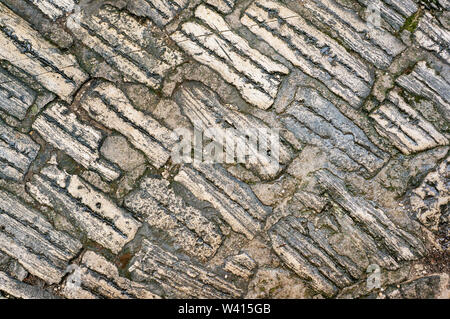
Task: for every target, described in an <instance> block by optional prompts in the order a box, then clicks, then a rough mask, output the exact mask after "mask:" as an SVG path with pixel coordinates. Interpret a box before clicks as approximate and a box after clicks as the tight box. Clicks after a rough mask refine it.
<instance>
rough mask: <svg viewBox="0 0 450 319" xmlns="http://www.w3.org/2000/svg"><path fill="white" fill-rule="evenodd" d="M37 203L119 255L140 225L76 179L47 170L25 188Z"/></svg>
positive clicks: (56, 170)
mask: <svg viewBox="0 0 450 319" xmlns="http://www.w3.org/2000/svg"><path fill="white" fill-rule="evenodd" d="M27 186H28V189H29V191H30V193H31V194H32V195H33V197H35V198H36V200H37V201H38V202H40V203H41V204H43V205H46V206H49V207H52V208H53V209H54V210H55V211H57V212H58V213H60V214H62V215H63V216H64V217H66V218H67V219H68V220H69V221H71V222H73V224H74V225H75V226H76V227H77V228H79V229H80V230H82V231H83V232H85V233H86V234H87V236H88V238H89V239H92V240H94V241H95V242H97V243H99V244H101V245H102V246H104V247H105V248H108V249H110V250H111V251H112V252H114V253H118V252H119V251H120V250H121V249H122V247H123V246H124V245H125V244H126V243H127V242H129V241H130V240H132V239H133V238H134V235H135V234H136V232H137V230H138V228H139V226H140V225H141V223H140V222H138V221H137V220H135V219H134V218H133V217H132V216H131V215H130V214H129V213H128V212H126V211H125V210H124V209H121V208H119V207H117V206H116V204H115V203H114V202H113V201H112V200H111V199H109V198H108V197H107V196H106V195H104V194H103V193H102V192H100V191H98V190H96V189H95V188H94V187H93V186H91V185H89V184H88V183H87V182H86V181H84V180H83V179H82V178H80V177H79V176H77V175H69V174H67V173H66V172H64V171H61V170H59V169H58V168H57V167H56V166H53V165H52V166H48V167H46V168H44V169H43V170H42V171H41V174H40V175H35V176H34V177H33V179H32V181H31V182H29V183H28V184H27Z"/></svg>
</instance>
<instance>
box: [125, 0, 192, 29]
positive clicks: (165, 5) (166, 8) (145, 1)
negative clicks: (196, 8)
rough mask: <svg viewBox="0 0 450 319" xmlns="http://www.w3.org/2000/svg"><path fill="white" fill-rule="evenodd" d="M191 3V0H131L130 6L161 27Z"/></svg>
mask: <svg viewBox="0 0 450 319" xmlns="http://www.w3.org/2000/svg"><path fill="white" fill-rule="evenodd" d="M188 4H189V0H131V1H130V3H128V8H129V9H130V10H131V11H134V12H135V13H136V14H138V15H145V16H147V17H149V18H150V19H152V21H153V22H154V23H155V24H156V25H158V26H159V27H164V26H165V25H166V24H168V23H169V22H170V21H172V19H174V18H175V16H176V15H177V14H178V13H180V12H181V11H182V10H183V9H184V8H186V7H187V5H188Z"/></svg>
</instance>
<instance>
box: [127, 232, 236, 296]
mask: <svg viewBox="0 0 450 319" xmlns="http://www.w3.org/2000/svg"><path fill="white" fill-rule="evenodd" d="M129 271H130V272H131V273H134V274H135V275H136V276H139V277H141V278H144V279H146V280H151V281H156V282H157V283H158V284H159V285H160V286H161V288H162V289H163V291H164V294H165V296H167V297H172V298H173V297H175V298H232V297H234V298H237V297H239V296H241V295H242V293H243V291H242V290H241V289H239V288H238V287H236V286H235V285H234V284H233V283H232V282H231V281H227V280H225V279H224V278H222V277H221V276H219V275H217V274H215V273H213V272H212V271H210V270H208V269H205V268H203V267H200V266H197V265H195V264H193V263H190V262H187V261H184V260H182V259H180V258H178V257H177V256H175V255H174V254H172V253H170V252H168V251H165V250H164V249H162V248H161V247H159V246H158V245H155V244H153V243H151V242H150V241H148V240H144V241H143V243H142V248H141V250H140V251H139V252H138V253H137V254H136V255H135V257H134V258H133V260H132V261H131V266H130V267H129Z"/></svg>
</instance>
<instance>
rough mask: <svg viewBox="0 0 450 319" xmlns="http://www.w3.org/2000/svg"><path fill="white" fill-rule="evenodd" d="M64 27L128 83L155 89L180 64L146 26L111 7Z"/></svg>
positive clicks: (72, 20) (76, 17) (81, 14)
mask: <svg viewBox="0 0 450 319" xmlns="http://www.w3.org/2000/svg"><path fill="white" fill-rule="evenodd" d="M67 26H68V28H69V29H70V30H72V32H73V33H74V35H75V36H76V37H77V38H78V39H79V40H80V41H81V42H83V43H84V44H85V45H86V46H87V47H89V48H91V49H92V50H94V51H95V52H97V53H98V54H100V55H101V56H102V57H103V58H104V59H105V60H106V62H107V63H108V64H110V65H111V66H112V67H113V68H115V69H116V70H118V71H120V72H121V73H123V75H124V78H125V80H126V81H129V82H133V81H135V82H138V83H143V84H145V85H147V86H149V87H152V88H158V87H159V86H160V84H161V80H162V78H163V76H164V75H165V74H166V73H167V72H169V70H170V69H171V68H172V67H174V66H176V65H178V64H180V63H181V62H182V59H181V56H180V54H179V53H178V52H176V51H174V50H173V49H171V48H169V47H167V46H165V45H164V43H163V42H162V41H161V40H158V39H156V37H155V36H154V35H153V34H152V30H151V29H152V26H151V25H150V24H149V23H146V24H144V25H142V24H140V23H139V22H138V21H137V20H136V19H135V18H134V17H133V16H131V15H130V14H127V13H126V12H121V11H119V10H117V9H115V8H113V7H111V6H105V7H103V8H102V9H100V10H99V11H98V12H97V13H96V14H94V15H87V14H85V13H84V12H79V13H76V14H74V15H72V16H71V17H70V18H69V20H68V22H67Z"/></svg>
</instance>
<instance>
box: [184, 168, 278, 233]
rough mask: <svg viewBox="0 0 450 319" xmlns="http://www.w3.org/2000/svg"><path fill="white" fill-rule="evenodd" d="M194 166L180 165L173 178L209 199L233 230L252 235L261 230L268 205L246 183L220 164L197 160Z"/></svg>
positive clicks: (200, 197)
mask: <svg viewBox="0 0 450 319" xmlns="http://www.w3.org/2000/svg"><path fill="white" fill-rule="evenodd" d="M195 168H196V169H193V168H190V167H187V166H185V167H183V168H182V169H181V170H180V171H179V173H178V174H177V175H176V176H175V181H177V182H179V183H181V184H183V185H184V186H185V187H186V188H187V189H189V190H190V191H191V192H192V193H193V194H194V195H195V196H196V197H197V198H199V199H201V200H204V201H207V202H209V203H211V205H212V206H213V207H214V208H215V209H216V210H217V211H218V212H219V213H220V214H221V216H222V218H223V219H224V220H225V221H226V222H227V223H228V224H229V225H230V226H231V228H232V229H233V230H234V231H236V232H238V233H242V234H244V235H245V236H247V238H249V239H252V238H253V237H254V236H255V235H256V234H257V233H258V232H259V231H260V230H261V228H262V222H263V221H264V219H265V217H266V216H267V214H268V213H269V209H268V208H267V207H265V206H264V205H262V204H261V203H260V202H259V200H258V199H257V198H256V196H255V194H254V193H253V192H252V190H251V189H250V187H249V186H248V185H246V184H244V183H242V182H240V181H238V180H236V179H235V178H234V177H232V176H231V175H230V174H229V173H228V172H227V171H226V170H225V169H224V168H222V167H221V166H218V165H216V166H215V167H210V166H206V165H202V164H200V165H198V166H196V167H195Z"/></svg>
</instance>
